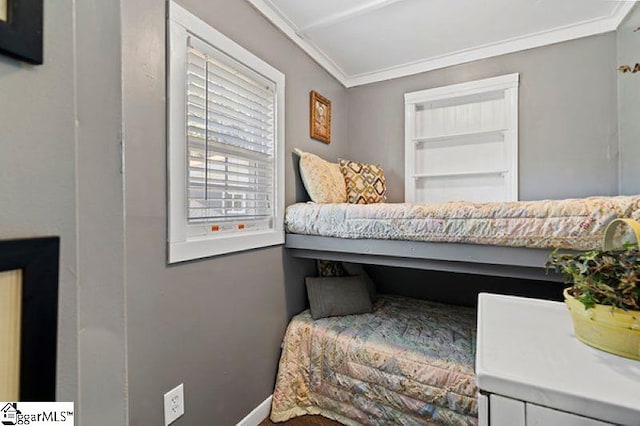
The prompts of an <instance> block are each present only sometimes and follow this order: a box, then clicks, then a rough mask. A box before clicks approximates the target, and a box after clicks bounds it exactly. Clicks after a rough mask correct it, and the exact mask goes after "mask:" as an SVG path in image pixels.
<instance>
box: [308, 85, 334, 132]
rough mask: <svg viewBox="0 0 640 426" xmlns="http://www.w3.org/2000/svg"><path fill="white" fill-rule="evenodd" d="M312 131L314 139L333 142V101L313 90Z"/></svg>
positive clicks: (311, 107) (311, 106) (310, 118)
mask: <svg viewBox="0 0 640 426" xmlns="http://www.w3.org/2000/svg"><path fill="white" fill-rule="evenodd" d="M310 97H311V104H310V110H311V111H310V117H309V121H310V133H311V137H312V138H313V139H317V140H319V141H322V142H324V143H331V101H330V100H329V99H327V98H325V97H324V96H322V95H321V94H319V93H318V92H316V91H314V90H312V91H311V96H310Z"/></svg>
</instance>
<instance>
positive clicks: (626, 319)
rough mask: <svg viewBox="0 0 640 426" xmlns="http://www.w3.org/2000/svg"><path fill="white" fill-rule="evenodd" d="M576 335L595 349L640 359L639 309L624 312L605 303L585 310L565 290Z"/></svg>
mask: <svg viewBox="0 0 640 426" xmlns="http://www.w3.org/2000/svg"><path fill="white" fill-rule="evenodd" d="M564 299H565V302H566V303H567V307H568V308H569V312H570V313H571V317H572V318H573V329H574V331H575V334H576V337H577V338H578V339H580V340H581V341H582V342H584V343H586V344H587V345H589V346H593V347H594V348H598V349H601V350H603V351H606V352H610V353H612V354H616V355H620V356H623V357H626V358H632V359H637V360H640V311H631V310H629V311H625V310H623V309H619V308H615V307H612V306H606V305H596V306H595V307H594V308H592V309H585V308H584V305H583V304H582V303H581V302H580V301H578V300H576V299H575V298H574V297H573V296H571V295H570V294H569V289H568V288H566V289H565V290H564Z"/></svg>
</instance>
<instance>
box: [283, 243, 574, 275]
mask: <svg viewBox="0 0 640 426" xmlns="http://www.w3.org/2000/svg"><path fill="white" fill-rule="evenodd" d="M285 247H286V248H287V249H288V252H289V254H290V255H291V256H293V257H298V258H305V259H326V260H340V261H344V262H353V263H363V264H368V265H385V266H397V267H404V268H414V269H428V270H434V271H447V272H459V273H465V274H476V275H490V276H497V277H512V278H522V279H529V280H542V281H556V282H560V281H562V280H563V278H562V276H560V275H559V274H556V273H555V272H553V271H549V273H548V274H547V272H546V270H545V266H544V265H545V263H546V261H547V259H548V257H549V253H550V252H551V251H550V250H548V249H536V248H526V247H502V246H487V245H479V244H461V243H431V242H422V241H397V240H376V239H347V238H334V237H322V236H315V235H301V234H286V238H285Z"/></svg>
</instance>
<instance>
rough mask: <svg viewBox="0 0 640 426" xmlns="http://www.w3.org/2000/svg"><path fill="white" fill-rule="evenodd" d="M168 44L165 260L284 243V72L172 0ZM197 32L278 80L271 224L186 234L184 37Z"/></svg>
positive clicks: (263, 73) (243, 61)
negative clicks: (194, 234) (259, 227)
mask: <svg viewBox="0 0 640 426" xmlns="http://www.w3.org/2000/svg"><path fill="white" fill-rule="evenodd" d="M167 26H168V49H167V82H168V87H167V93H168V108H167V125H168V129H167V136H168V149H167V156H168V158H167V169H168V170H167V174H168V197H167V198H168V236H167V237H168V262H169V263H176V262H183V261H188V260H193V259H199V258H204V257H210V256H216V255H221V254H226V253H232V252H239V251H244V250H249V249H255V248H260V247H267V246H273V245H278V244H283V243H284V131H285V127H284V117H285V109H284V102H285V90H284V89H285V76H284V74H282V73H281V72H280V71H278V70H277V69H275V68H274V67H272V66H271V65H269V64H267V63H266V62H264V61H263V60H261V59H260V58H258V57H257V56H255V55H254V54H252V53H251V52H249V51H248V50H246V49H245V48H243V47H241V46H240V45H238V44H237V43H235V42H234V41H232V40H230V39H229V38H227V37H226V36H224V35H223V34H222V33H220V32H218V31H216V30H215V29H213V28H212V27H211V26H210V25H208V24H207V23H205V22H204V21H202V20H201V19H199V18H197V17H196V16H195V15H193V14H191V13H190V12H189V11H187V10H186V9H184V8H182V7H180V6H179V5H177V4H176V3H174V2H170V3H169V19H168V25H167ZM190 36H195V37H197V38H199V39H200V40H202V41H204V42H206V43H208V44H210V45H212V46H213V47H214V48H215V49H217V50H219V51H222V52H224V53H225V54H227V55H228V56H230V57H232V58H234V59H235V60H237V61H238V62H240V63H242V64H243V65H245V66H246V67H248V68H250V69H252V70H254V71H256V72H257V73H259V74H261V75H262V76H264V77H265V78H267V79H269V80H271V81H273V82H274V83H275V84H276V92H275V97H276V108H275V116H274V120H275V126H274V128H275V139H274V149H275V173H274V176H275V182H274V192H275V204H274V207H275V208H274V217H273V220H274V222H273V228H272V229H270V230H259V231H252V230H246V231H242V232H234V233H230V234H229V233H219V234H216V233H213V232H212V233H211V234H207V235H206V236H199V237H189V236H188V227H189V226H193V225H190V224H189V222H188V219H187V214H188V212H187V173H188V166H187V140H186V114H187V112H186V105H187V104H186V75H187V72H186V64H187V58H186V56H187V40H188V37H190Z"/></svg>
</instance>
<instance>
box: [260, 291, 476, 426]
mask: <svg viewBox="0 0 640 426" xmlns="http://www.w3.org/2000/svg"><path fill="white" fill-rule="evenodd" d="M475 333H476V311H475V309H473V308H465V307H456V306H450V305H444V304H439V303H434V302H428V301H423V300H415V299H408V298H404V297H399V296H384V295H383V296H380V297H379V298H378V300H377V301H376V302H375V308H374V312H373V313H371V314H363V315H348V316H343V317H333V318H324V319H320V320H316V321H313V320H312V319H311V315H310V314H309V311H305V312H303V313H301V314H299V315H297V316H295V317H294V318H293V319H292V320H291V323H290V324H289V326H288V328H287V332H286V335H285V337H284V341H283V345H282V356H281V359H280V366H279V371H278V377H277V381H276V388H275V391H274V394H273V403H272V410H271V420H272V421H274V422H280V421H285V420H288V419H290V418H292V417H297V416H301V415H305V414H321V415H323V416H325V417H328V418H332V419H334V420H337V421H339V422H341V423H343V424H346V425H360V424H366V425H391V424H393V425H477V399H476V397H477V396H476V394H477V387H476V380H475V374H474V357H475V355H474V352H475Z"/></svg>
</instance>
